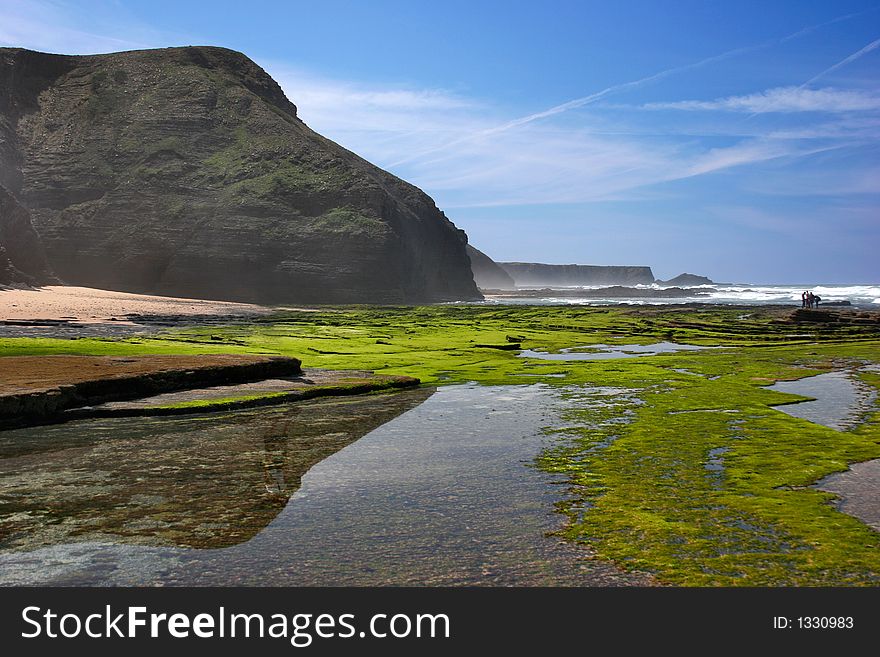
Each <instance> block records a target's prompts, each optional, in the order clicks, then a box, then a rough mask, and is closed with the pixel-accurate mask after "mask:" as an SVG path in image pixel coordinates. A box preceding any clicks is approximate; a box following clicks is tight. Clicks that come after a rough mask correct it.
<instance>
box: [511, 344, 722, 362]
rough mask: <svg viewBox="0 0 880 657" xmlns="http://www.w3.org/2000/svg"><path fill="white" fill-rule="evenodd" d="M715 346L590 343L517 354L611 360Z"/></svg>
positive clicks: (550, 357)
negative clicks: (548, 350)
mask: <svg viewBox="0 0 880 657" xmlns="http://www.w3.org/2000/svg"><path fill="white" fill-rule="evenodd" d="M715 348H717V347H701V346H698V345H692V344H676V343H675V342H656V343H654V344H618V345H607V344H591V345H583V346H580V347H569V348H567V349H560V350H559V353H557V354H554V353H549V352H546V351H533V350H531V349H523V350H522V351H521V352H520V353H519V354H518V356H519V357H520V358H536V359H538V360H611V359H615V358H637V357H639V356H656V355H657V354H670V353H675V352H677V351H700V350H702V349H715ZM584 349H590V350H591V351H582V350H584Z"/></svg>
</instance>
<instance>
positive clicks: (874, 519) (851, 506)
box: [815, 459, 880, 532]
mask: <svg viewBox="0 0 880 657" xmlns="http://www.w3.org/2000/svg"><path fill="white" fill-rule="evenodd" d="M815 487H816V488H818V489H819V490H823V491H825V492H827V493H834V494H835V495H837V496H838V498H839V500H838V503H837V510H838V511H841V512H843V513H847V514H849V515H851V516H855V517H856V518H858V519H859V520H861V521H862V522H864V523H865V524H866V525H868V526H869V527H871V528H873V529H875V530H877V531H878V532H880V459H874V460H873V461H865V462H863V463H854V464H853V465H851V466H850V468H849V470H847V471H846V472H837V473H835V474H832V475H828V476H827V477H825V478H824V479H822V480H821V481H819V482H818V483H817V484H816V485H815Z"/></svg>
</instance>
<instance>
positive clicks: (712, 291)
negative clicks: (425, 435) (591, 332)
mask: <svg viewBox="0 0 880 657" xmlns="http://www.w3.org/2000/svg"><path fill="white" fill-rule="evenodd" d="M603 287H607V286H598V285H597V286H578V287H558V288H553V289H558V290H578V289H581V290H599V289H602V288H603ZM632 287H634V288H637V289H657V290H659V289H663V286H660V285H657V284H656V283H654V284H652V285H635V286H632ZM520 289H526V288H520ZM688 289H689V290H693V291H694V295H693V296H688V297H678V298H674V299H667V298H658V297H631V298H627V297H619V296H615V297H609V298H602V297H595V298H594V297H591V298H576V297H568V296H553V293H552V291H551V292H549V293H548V294H547V296H545V297H538V298H536V297H532V296H523V297H516V296H509V297H508V296H505V297H494V298H493V297H487V299H486V301H484V302H483V303H488V304H531V305H563V304H573V305H585V306H603V305H613V304H621V303H626V304H632V305H668V304H681V303H715V304H725V305H744V306H755V305H768V306H769V305H794V306H800V305H801V294H802V293H803V292H804V291H810V292H812V293H813V294H815V295H818V296H819V297H821V301H820V303H819V307H820V308H821V307H822V305H824V304H826V303H828V304H834V305H835V306H837V305H846V304H845V303H844V302H849V304H850V305H851V306H853V307H858V308H865V309H871V310H878V309H880V284H875V285H826V284H816V283H812V284H800V285H761V284H749V283H715V284H713V285H700V286H696V287H691V288H688Z"/></svg>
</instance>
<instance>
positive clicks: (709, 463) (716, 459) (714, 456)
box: [703, 447, 730, 490]
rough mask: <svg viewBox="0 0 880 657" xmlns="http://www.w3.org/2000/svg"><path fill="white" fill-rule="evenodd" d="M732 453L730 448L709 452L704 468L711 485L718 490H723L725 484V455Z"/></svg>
mask: <svg viewBox="0 0 880 657" xmlns="http://www.w3.org/2000/svg"><path fill="white" fill-rule="evenodd" d="M729 451H730V448H729V447H715V448H713V449H710V450H709V453H708V455H707V457H706V462H705V463H704V464H703V468H704V469H705V470H706V477H707V478H708V479H709V484H710V485H711V486H712V488H714V489H716V490H721V488H723V484H724V455H725V454H727V452H729Z"/></svg>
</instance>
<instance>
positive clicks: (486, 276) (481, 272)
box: [467, 244, 516, 290]
mask: <svg viewBox="0 0 880 657" xmlns="http://www.w3.org/2000/svg"><path fill="white" fill-rule="evenodd" d="M467 254H468V257H469V258H470V260H471V271H473V274H474V282H475V283H476V284H477V287H479V288H480V289H489V288H492V289H496V290H512V289H514V288H515V287H516V284H515V283H514V282H513V279H512V278H511V277H510V274H508V273H507V272H506V271H504V270H503V269H502V268H501V267H500V266H499V265H498V263H497V262H495V261H494V260H492V258H490V257H489V256H487V255H486V254H485V253H483V252H482V251H480V250H479V249H477V248H475V247H473V246H471V245H470V244H468V246H467Z"/></svg>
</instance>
